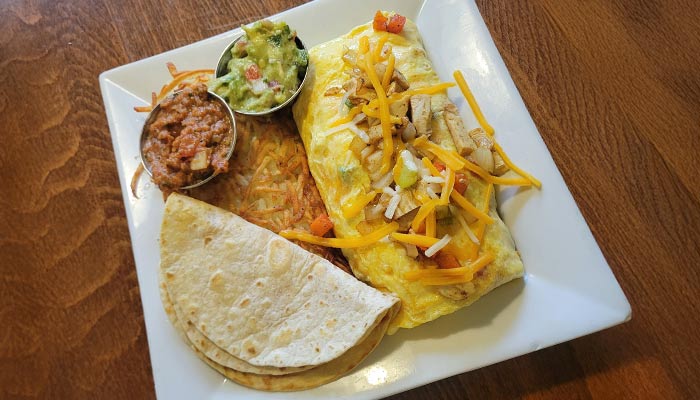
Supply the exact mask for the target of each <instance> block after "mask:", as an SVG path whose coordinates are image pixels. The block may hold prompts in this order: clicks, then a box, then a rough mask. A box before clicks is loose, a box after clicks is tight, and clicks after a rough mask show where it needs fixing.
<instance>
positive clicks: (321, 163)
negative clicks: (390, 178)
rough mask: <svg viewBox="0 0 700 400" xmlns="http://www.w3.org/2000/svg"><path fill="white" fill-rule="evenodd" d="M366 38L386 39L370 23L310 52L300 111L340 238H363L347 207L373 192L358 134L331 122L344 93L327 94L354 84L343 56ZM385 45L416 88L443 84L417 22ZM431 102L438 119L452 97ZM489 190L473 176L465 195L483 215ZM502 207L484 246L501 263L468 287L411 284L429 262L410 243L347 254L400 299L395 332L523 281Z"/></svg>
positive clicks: (445, 139)
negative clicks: (410, 250) (356, 149)
mask: <svg viewBox="0 0 700 400" xmlns="http://www.w3.org/2000/svg"><path fill="white" fill-rule="evenodd" d="M363 35H366V36H368V38H369V41H370V44H371V47H372V48H373V47H374V45H375V44H376V43H377V41H378V40H379V38H380V36H381V35H387V34H386V33H376V32H374V31H373V30H372V28H371V24H366V25H362V26H359V27H357V28H355V29H353V30H352V31H351V32H350V33H348V34H347V35H345V36H342V37H340V38H337V39H334V40H331V41H329V42H326V43H323V44H321V45H318V46H316V47H314V48H312V49H311V50H310V51H309V56H310V66H309V75H308V77H307V82H306V85H305V87H304V89H303V91H302V93H301V95H300V97H299V99H298V100H297V102H296V104H295V105H294V109H293V111H294V119H295V121H296V124H297V127H298V128H299V132H300V134H301V137H302V140H303V142H304V145H305V147H306V151H307V154H308V159H309V169H310V171H311V174H312V175H313V177H314V179H315V180H316V183H317V186H318V189H319V192H320V193H321V197H322V199H323V201H324V203H325V205H326V209H327V210H328V213H329V217H330V218H331V220H332V221H333V223H334V230H335V234H336V236H337V237H340V238H343V237H357V236H361V234H360V232H358V230H357V225H358V223H360V222H362V221H364V212H361V213H359V214H358V215H357V216H354V217H352V218H345V217H344V215H343V211H342V206H343V205H345V204H348V203H350V202H352V201H353V200H354V199H357V198H358V197H359V196H362V195H364V194H365V193H368V192H369V191H371V188H370V178H369V176H368V174H367V172H366V170H365V168H364V167H363V166H362V165H361V161H360V160H359V159H358V157H357V156H355V154H354V153H353V152H352V151H351V150H350V148H349V147H350V143H351V142H352V140H353V138H354V137H355V135H354V134H353V133H352V132H351V131H349V130H341V131H337V130H336V131H335V132H334V131H331V124H332V123H333V122H334V120H336V119H338V117H339V115H338V108H339V103H340V102H341V101H342V100H341V99H342V94H337V95H329V94H327V93H326V92H327V90H328V89H329V88H332V87H340V86H342V84H343V83H344V82H345V81H346V80H347V79H348V75H347V74H346V73H345V72H344V71H347V70H348V69H349V68H350V67H349V66H347V65H346V64H345V62H344V61H343V55H344V53H345V52H346V51H347V49H348V48H349V49H354V50H357V48H358V42H359V40H358V39H359V37H361V36H363ZM386 44H389V45H391V46H392V49H393V54H394V56H395V58H396V63H395V68H396V69H397V70H399V71H400V72H401V73H403V75H404V76H405V77H406V79H407V80H408V82H409V83H410V85H411V86H410V87H411V89H416V88H420V87H424V86H430V85H435V84H438V83H440V79H439V78H438V76H437V74H436V73H435V71H434V70H433V68H432V65H431V63H430V60H429V59H428V57H427V55H426V52H425V50H424V49H423V46H422V43H421V39H420V36H419V33H418V30H417V28H416V25H415V24H414V23H413V22H411V21H407V22H406V25H405V26H404V29H403V32H402V33H401V34H398V35H396V34H388V39H387V41H386ZM431 100H432V102H431V109H432V111H433V114H436V113H440V112H442V110H443V108H444V105H445V103H446V102H447V101H448V99H447V96H446V94H445V93H439V94H435V95H433V96H432V99H431ZM431 123H432V135H431V140H432V141H433V142H436V143H438V144H440V145H441V146H442V147H444V148H446V149H455V146H454V143H453V141H452V137H451V136H450V133H449V130H448V128H447V126H446V125H445V123H444V120H443V118H432V121H431ZM485 190H486V183H484V182H483V181H481V180H478V179H472V180H471V183H470V184H469V187H468V189H467V192H466V193H465V197H467V199H469V200H470V201H471V202H472V204H474V205H475V206H476V207H478V208H479V209H482V210H483V209H484V208H485V204H484V203H485V199H484V197H485V196H484V194H485ZM495 207H496V202H495V199H494V198H493V195H492V199H491V202H490V206H489V211H488V213H489V215H490V216H491V217H492V218H493V219H494V220H495V222H494V223H493V224H491V225H487V227H486V230H485V232H484V236H483V239H482V245H481V248H480V249H479V251H480V252H484V251H488V252H490V253H491V254H492V255H493V256H494V261H493V262H492V263H491V264H490V265H488V266H487V267H485V268H484V269H483V270H482V271H481V272H479V273H478V274H477V275H476V276H475V277H474V279H473V280H472V281H471V282H468V283H463V284H456V285H443V286H429V285H425V284H423V283H421V282H420V281H408V280H406V279H405V278H404V274H405V273H406V272H408V271H412V270H416V269H420V268H424V267H425V265H421V263H420V262H419V261H417V260H416V259H414V258H412V257H409V256H408V255H407V254H406V250H405V247H404V246H403V245H401V244H400V243H397V242H394V241H391V240H382V241H379V242H375V243H373V244H371V245H368V246H364V247H360V248H356V249H344V250H343V253H344V254H345V256H346V257H347V259H348V261H349V263H350V266H351V267H352V270H353V272H354V273H355V275H356V276H357V277H358V278H359V279H361V280H363V281H366V282H368V283H369V284H370V285H372V286H374V287H375V288H378V289H381V290H386V291H389V292H393V293H395V294H396V295H397V296H398V297H400V298H401V301H402V307H401V311H400V312H399V314H398V316H397V317H396V318H395V319H394V321H393V322H392V326H391V327H390V330H389V333H393V332H395V331H396V330H397V329H398V328H412V327H415V326H418V325H420V324H423V323H425V322H428V321H431V320H434V319H436V318H438V317H440V316H442V315H446V314H450V313H452V312H454V311H456V310H458V309H460V308H462V307H465V306H467V305H469V304H471V303H473V302H474V301H476V300H477V299H478V298H479V297H481V296H482V295H483V294H485V293H487V292H488V291H490V290H491V289H493V288H495V287H497V286H499V285H501V284H503V283H505V282H508V281H510V280H512V279H514V278H517V277H520V276H522V274H523V265H522V261H521V260H520V257H519V256H518V254H517V252H516V250H515V246H514V244H513V241H512V239H511V236H510V233H509V231H508V229H507V228H506V226H505V225H504V224H503V222H502V221H501V219H500V218H499V217H498V214H497V212H496V208H495ZM376 224H377V226H375V227H374V228H375V229H376V227H378V226H381V225H382V224H383V222H382V221H381V220H380V221H379V222H377V223H376ZM440 229H441V231H440V234H444V233H449V234H450V235H451V236H452V238H453V239H452V243H454V244H455V245H457V246H461V247H465V248H471V247H472V246H474V244H473V243H472V242H471V241H470V239H469V237H468V236H467V234H466V233H465V232H464V231H463V230H462V228H461V226H460V225H459V224H456V223H455V224H452V225H449V226H447V227H440Z"/></svg>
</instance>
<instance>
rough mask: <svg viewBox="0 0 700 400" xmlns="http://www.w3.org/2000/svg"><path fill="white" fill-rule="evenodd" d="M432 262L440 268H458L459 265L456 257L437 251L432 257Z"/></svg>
mask: <svg viewBox="0 0 700 400" xmlns="http://www.w3.org/2000/svg"><path fill="white" fill-rule="evenodd" d="M433 260H435V262H436V263H437V264H438V267H440V268H445V269H447V268H459V267H461V265H460V264H459V261H458V260H457V257H455V256H453V255H452V254H450V253H445V252H444V251H438V253H437V254H435V255H434V256H433Z"/></svg>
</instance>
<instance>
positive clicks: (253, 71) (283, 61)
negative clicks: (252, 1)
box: [210, 20, 309, 112]
mask: <svg viewBox="0 0 700 400" xmlns="http://www.w3.org/2000/svg"><path fill="white" fill-rule="evenodd" d="M243 30H244V31H245V35H244V36H243V37H242V38H241V39H239V40H238V41H237V42H236V44H235V45H234V46H233V48H231V60H230V61H229V62H228V66H227V71H228V73H227V74H226V75H224V76H221V77H219V78H217V79H215V80H213V81H212V83H211V85H210V88H211V89H212V91H213V92H214V93H216V94H218V95H219V96H221V97H223V98H224V99H226V101H228V103H229V105H230V106H231V108H232V109H234V110H237V111H244V112H261V111H265V110H268V109H270V108H273V107H275V106H277V105H279V104H282V103H284V102H285V101H287V99H289V98H290V97H292V96H293V95H294V93H295V92H296V90H297V89H298V88H299V85H300V82H301V80H300V78H299V77H300V76H303V75H304V73H305V72H306V67H307V65H308V63H309V58H308V54H307V53H306V50H304V49H299V48H298V47H297V44H296V31H292V30H291V29H290V28H289V26H288V25H287V24H286V23H285V22H282V21H280V22H271V21H268V20H262V21H257V22H255V23H253V24H251V25H249V26H244V27H243Z"/></svg>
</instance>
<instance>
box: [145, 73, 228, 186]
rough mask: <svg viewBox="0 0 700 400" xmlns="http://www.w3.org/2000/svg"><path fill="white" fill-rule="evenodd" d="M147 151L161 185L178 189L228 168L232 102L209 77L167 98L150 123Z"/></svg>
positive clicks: (146, 139)
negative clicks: (212, 91)
mask: <svg viewBox="0 0 700 400" xmlns="http://www.w3.org/2000/svg"><path fill="white" fill-rule="evenodd" d="M146 129H147V132H146V138H145V142H144V145H143V156H144V160H145V163H146V165H147V167H148V168H149V170H150V172H151V176H152V177H153V181H154V182H155V183H156V184H157V185H158V186H159V187H160V188H161V190H175V189H178V188H183V187H187V186H190V185H193V184H195V183H198V182H200V181H202V180H204V179H206V178H208V177H209V176H211V175H213V174H218V173H221V172H226V171H227V170H228V154H229V150H230V149H231V144H232V141H233V129H232V127H231V121H230V119H229V114H228V110H227V109H226V106H225V105H224V104H222V103H221V102H220V101H218V100H216V99H215V98H213V96H210V95H209V93H208V92H207V86H206V85H205V84H203V83H200V84H197V85H194V86H189V87H186V88H185V89H183V90H182V91H179V92H177V93H175V94H174V95H173V96H170V97H168V98H166V99H165V100H163V101H162V102H161V103H160V109H159V110H158V111H157V113H156V115H155V116H154V118H153V120H152V122H151V123H150V124H149V125H148V126H147V128H146Z"/></svg>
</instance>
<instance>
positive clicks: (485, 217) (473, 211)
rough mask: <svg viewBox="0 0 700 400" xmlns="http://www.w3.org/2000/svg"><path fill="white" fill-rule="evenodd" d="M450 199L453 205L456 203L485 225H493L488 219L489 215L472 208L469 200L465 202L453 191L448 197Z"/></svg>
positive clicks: (489, 218) (462, 197) (464, 199)
mask: <svg viewBox="0 0 700 400" xmlns="http://www.w3.org/2000/svg"><path fill="white" fill-rule="evenodd" d="M450 197H451V198H452V200H454V202H455V203H457V205H458V206H460V207H462V209H464V211H466V212H468V213H469V214H471V215H473V216H474V217H475V218H476V219H479V220H481V221H483V222H484V223H486V224H492V223H493V218H491V217H489V215H488V214H487V213H485V212H483V211H481V210H479V209H478V208H476V207H474V205H473V204H472V203H470V202H469V200H467V199H466V198H465V197H464V196H462V195H461V194H459V193H457V192H455V191H453V192H452V194H451V195H450Z"/></svg>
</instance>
